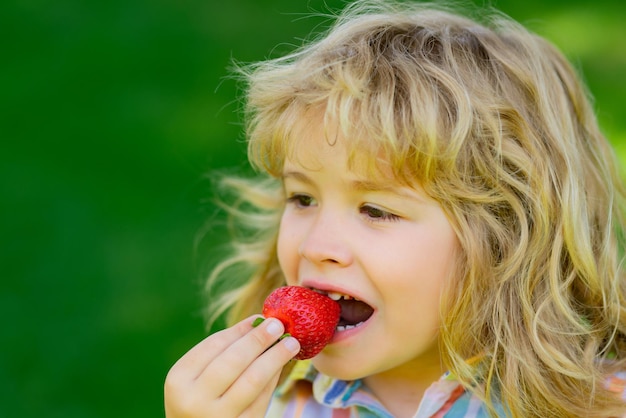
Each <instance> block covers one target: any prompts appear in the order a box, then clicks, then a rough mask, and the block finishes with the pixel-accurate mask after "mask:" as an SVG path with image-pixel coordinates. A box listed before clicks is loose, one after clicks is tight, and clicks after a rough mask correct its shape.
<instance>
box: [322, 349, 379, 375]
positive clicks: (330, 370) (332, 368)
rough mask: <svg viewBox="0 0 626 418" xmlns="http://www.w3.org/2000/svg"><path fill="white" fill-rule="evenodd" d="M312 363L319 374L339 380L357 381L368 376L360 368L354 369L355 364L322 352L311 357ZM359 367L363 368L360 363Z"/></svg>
mask: <svg viewBox="0 0 626 418" xmlns="http://www.w3.org/2000/svg"><path fill="white" fill-rule="evenodd" d="M312 363H313V366H315V368H316V369H317V370H318V371H319V372H320V373H322V374H324V375H326V376H329V377H332V378H335V379H340V380H357V379H362V378H363V377H366V376H368V375H369V374H370V372H369V371H367V370H365V369H364V368H362V367H359V368H357V367H354V366H355V362H352V361H348V360H346V359H342V358H340V357H334V356H332V355H329V354H325V353H324V352H322V353H320V354H318V355H317V356H315V357H313V359H312ZM356 364H358V363H356ZM360 365H361V366H363V364H362V363H361V364H360Z"/></svg>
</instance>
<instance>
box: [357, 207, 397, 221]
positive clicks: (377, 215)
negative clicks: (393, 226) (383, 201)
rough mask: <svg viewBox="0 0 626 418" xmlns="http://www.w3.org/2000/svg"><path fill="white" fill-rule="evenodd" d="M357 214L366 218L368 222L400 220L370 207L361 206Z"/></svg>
mask: <svg viewBox="0 0 626 418" xmlns="http://www.w3.org/2000/svg"><path fill="white" fill-rule="evenodd" d="M359 213H361V214H363V215H365V216H367V218H368V219H369V220H370V221H374V222H378V221H397V220H399V219H400V217H399V216H398V215H395V214H393V213H391V212H388V211H386V210H383V209H381V208H378V207H376V206H371V205H363V206H361V207H360V208H359Z"/></svg>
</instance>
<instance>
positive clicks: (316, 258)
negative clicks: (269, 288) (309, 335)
mask: <svg viewBox="0 0 626 418" xmlns="http://www.w3.org/2000/svg"><path fill="white" fill-rule="evenodd" d="M300 134H301V135H300V136H299V141H298V144H297V145H296V147H297V151H296V153H297V158H294V159H287V161H286V162H285V166H284V172H283V174H284V186H285V194H286V197H287V203H286V208H285V212H284V214H283V217H282V221H281V225H280V232H279V240H278V257H279V262H280V266H281V268H282V269H283V272H284V274H285V276H286V279H287V283H288V284H289V285H301V286H306V287H311V288H315V289H319V290H320V291H322V292H336V293H339V294H342V295H349V296H352V297H355V298H357V299H359V300H361V301H363V302H366V303H367V305H369V307H371V310H373V313H372V314H371V316H369V318H367V319H366V320H364V322H363V323H362V324H360V325H358V326H356V327H354V328H351V329H346V330H343V331H338V332H336V334H335V337H334V338H333V340H332V341H331V343H330V345H328V346H327V347H326V348H325V349H324V351H323V352H322V353H321V354H319V355H318V356H317V357H315V359H314V363H315V365H316V367H317V368H318V369H319V370H320V371H322V372H324V373H326V374H328V375H331V376H334V377H338V378H343V379H354V378H361V377H365V376H369V375H373V374H378V373H381V372H383V371H387V372H392V373H393V372H394V371H397V372H402V373H404V372H405V371H406V370H409V369H410V370H416V369H417V370H419V369H420V368H421V369H422V370H424V369H423V367H426V366H429V367H431V368H432V367H433V366H434V367H436V368H437V370H438V372H439V355H438V353H439V352H438V349H437V339H436V337H437V333H438V329H439V326H440V314H441V311H440V303H441V297H442V291H443V289H444V286H445V284H446V282H447V280H448V279H449V276H450V274H451V272H452V271H453V269H454V263H455V259H456V254H457V250H458V241H457V239H456V235H455V233H454V231H453V229H452V227H451V225H450V222H449V221H448V219H447V217H446V216H445V214H444V212H443V210H442V209H441V207H440V206H439V204H438V203H437V202H436V201H434V200H432V199H430V198H428V197H427V196H426V195H425V194H424V193H423V192H421V191H420V190H419V189H416V188H409V187H406V186H402V185H400V184H399V183H397V182H395V181H394V180H393V179H390V178H389V177H385V176H383V175H382V174H381V175H369V176H368V175H365V174H364V173H362V172H359V171H351V170H349V169H348V165H347V153H346V150H345V149H344V146H343V144H344V139H343V138H341V137H339V138H338V140H337V142H336V144H335V145H334V146H331V145H329V144H328V143H327V141H326V140H325V138H324V136H323V133H322V131H321V129H311V130H304V129H303V130H302V131H301V132H300ZM353 307H354V308H361V309H356V310H357V311H359V312H356V313H354V314H353V318H351V319H350V321H349V322H359V321H362V320H363V319H365V318H366V317H367V314H368V312H369V311H370V308H368V307H367V306H365V305H363V304H360V305H358V306H353ZM345 309H346V312H347V309H348V308H345ZM348 328H350V327H348ZM438 372H437V373H438ZM404 374H405V373H404Z"/></svg>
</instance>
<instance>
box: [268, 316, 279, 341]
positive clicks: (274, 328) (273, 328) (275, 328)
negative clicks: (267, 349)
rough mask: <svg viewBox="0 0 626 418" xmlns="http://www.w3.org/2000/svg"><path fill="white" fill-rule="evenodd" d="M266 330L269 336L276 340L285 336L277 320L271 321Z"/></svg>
mask: <svg viewBox="0 0 626 418" xmlns="http://www.w3.org/2000/svg"><path fill="white" fill-rule="evenodd" d="M266 330H267V333H268V334H269V335H271V336H272V337H276V338H278V337H280V336H281V335H282V334H283V327H282V325H281V324H280V323H279V322H278V321H277V320H271V321H269V324H267V328H266Z"/></svg>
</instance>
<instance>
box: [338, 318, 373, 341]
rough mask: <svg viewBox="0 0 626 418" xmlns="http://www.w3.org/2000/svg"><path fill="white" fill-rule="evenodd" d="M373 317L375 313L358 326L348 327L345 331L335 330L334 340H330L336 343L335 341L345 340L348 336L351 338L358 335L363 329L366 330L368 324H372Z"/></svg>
mask: <svg viewBox="0 0 626 418" xmlns="http://www.w3.org/2000/svg"><path fill="white" fill-rule="evenodd" d="M373 317H374V315H372V316H370V317H369V318H368V319H367V320H366V321H365V322H363V323H362V324H361V325H359V326H358V327H354V328H350V329H346V330H344V331H335V335H334V336H333V338H332V340H330V344H334V343H339V342H341V341H345V340H347V339H348V338H351V337H353V336H354V335H356V334H358V333H360V332H361V331H363V330H365V328H367V326H368V325H369V324H370V322H372V318H373Z"/></svg>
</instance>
